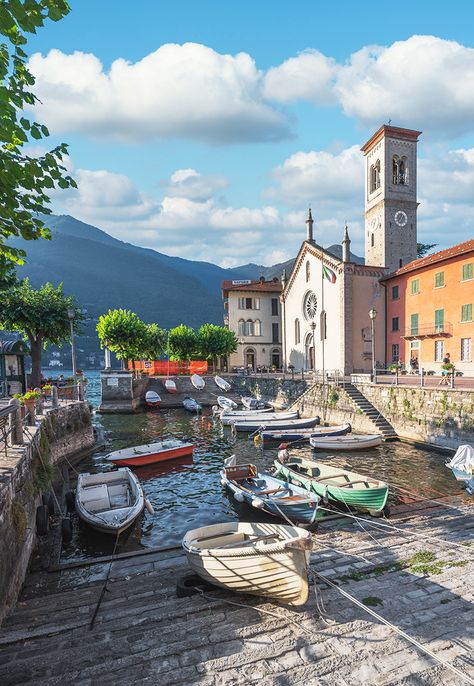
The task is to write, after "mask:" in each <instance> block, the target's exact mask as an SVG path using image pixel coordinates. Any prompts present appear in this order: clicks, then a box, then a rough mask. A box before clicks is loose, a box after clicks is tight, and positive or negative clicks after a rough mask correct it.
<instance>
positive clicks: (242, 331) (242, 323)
mask: <svg viewBox="0 0 474 686" xmlns="http://www.w3.org/2000/svg"><path fill="white" fill-rule="evenodd" d="M239 336H245V321H244V320H243V319H239Z"/></svg>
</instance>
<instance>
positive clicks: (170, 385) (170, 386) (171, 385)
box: [163, 379, 177, 393]
mask: <svg viewBox="0 0 474 686" xmlns="http://www.w3.org/2000/svg"><path fill="white" fill-rule="evenodd" d="M163 386H164V387H165V389H166V391H167V392H168V393H176V392H177V388H176V382H175V381H173V379H165V380H164V381H163Z"/></svg>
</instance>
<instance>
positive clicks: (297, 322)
mask: <svg viewBox="0 0 474 686" xmlns="http://www.w3.org/2000/svg"><path fill="white" fill-rule="evenodd" d="M300 340H301V335H300V320H299V319H295V345H298V343H299V342H300Z"/></svg>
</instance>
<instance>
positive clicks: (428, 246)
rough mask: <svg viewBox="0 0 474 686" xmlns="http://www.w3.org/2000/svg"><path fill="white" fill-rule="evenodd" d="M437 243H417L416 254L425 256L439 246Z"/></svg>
mask: <svg viewBox="0 0 474 686" xmlns="http://www.w3.org/2000/svg"><path fill="white" fill-rule="evenodd" d="M437 245H438V244H437V243H417V244H416V256H417V257H424V256H425V255H426V254H427V253H429V252H430V250H433V248H436V247H437Z"/></svg>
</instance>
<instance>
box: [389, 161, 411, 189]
mask: <svg viewBox="0 0 474 686" xmlns="http://www.w3.org/2000/svg"><path fill="white" fill-rule="evenodd" d="M392 175H393V178H392V181H393V183H394V185H395V186H406V185H407V184H408V160H407V158H406V157H402V158H400V157H399V156H398V155H394V156H393V159H392Z"/></svg>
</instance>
